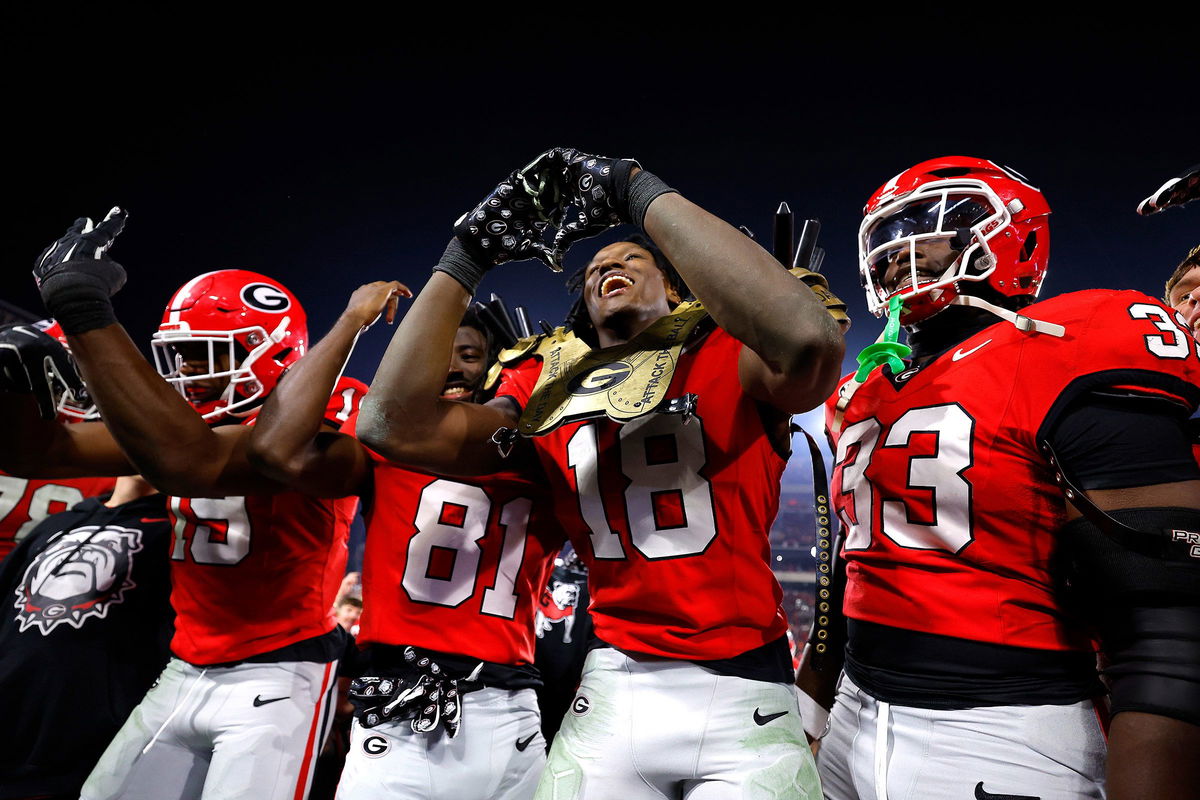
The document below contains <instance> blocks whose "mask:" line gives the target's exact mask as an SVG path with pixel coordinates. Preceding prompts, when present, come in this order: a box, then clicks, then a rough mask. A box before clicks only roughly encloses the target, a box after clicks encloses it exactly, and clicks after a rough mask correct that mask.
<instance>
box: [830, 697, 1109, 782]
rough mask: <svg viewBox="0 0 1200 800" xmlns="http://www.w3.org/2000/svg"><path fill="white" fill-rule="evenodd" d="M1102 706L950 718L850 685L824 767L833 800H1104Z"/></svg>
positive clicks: (833, 722) (836, 712) (965, 713)
mask: <svg viewBox="0 0 1200 800" xmlns="http://www.w3.org/2000/svg"><path fill="white" fill-rule="evenodd" d="M1106 752H1107V746H1106V745H1105V740H1104V732H1103V730H1102V729H1101V726H1100V721H1099V718H1098V717H1097V715H1096V709H1095V706H1094V704H1093V703H1092V702H1091V701H1090V700H1088V701H1084V702H1081V703H1075V704H1074V705H1069V706H982V707H979V708H966V709H958V710H950V711H942V710H933V709H926V708H912V707H910V706H896V705H891V704H889V703H883V702H880V701H879V700H876V699H875V698H873V697H871V696H870V695H868V694H867V693H866V692H863V691H862V690H861V689H859V688H858V687H857V686H855V685H854V682H853V681H851V680H850V679H849V678H848V677H847V676H846V675H844V674H843V675H842V680H841V685H840V686H839V687H838V694H837V701H836V703H835V704H834V707H833V712H832V714H831V715H830V722H829V733H827V734H826V735H825V737H824V738H823V739H822V740H821V749H820V751H819V753H818V754H817V764H818V767H819V768H820V771H821V785H822V786H823V787H824V789H825V797H826V798H828V800H971V799H972V798H979V800H988V799H989V798H991V797H993V796H995V797H998V798H1005V799H1006V800H1021V798H1037V799H1038V800H1081V799H1082V798H1103V797H1104V761H1105V755H1106Z"/></svg>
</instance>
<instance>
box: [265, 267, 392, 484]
mask: <svg viewBox="0 0 1200 800" xmlns="http://www.w3.org/2000/svg"><path fill="white" fill-rule="evenodd" d="M411 296H412V292H410V291H409V290H408V287H406V286H404V285H403V284H400V283H397V282H396V281H377V282H375V283H370V284H367V285H365V286H360V287H359V288H358V289H357V290H355V292H354V294H353V295H351V297H350V303H349V305H347V307H346V310H345V311H343V312H342V315H341V316H340V317H338V320H337V322H336V323H334V326H333V328H332V330H330V331H329V333H327V334H326V335H325V338H323V339H321V341H320V342H318V343H317V344H316V346H315V347H313V349H312V350H310V351H309V352H308V353H306V354H305V355H304V357H303V358H301V359H300V360H299V361H297V362H296V363H295V364H293V365H292V367H291V369H290V370H288V374H287V375H286V376H285V377H284V378H283V379H282V380H280V382H279V383H278V384H277V385H276V387H275V390H274V391H273V392H272V393H271V396H270V397H268V398H267V402H266V403H265V404H264V405H263V410H262V413H260V414H259V415H258V418H257V419H256V420H255V422H254V426H253V428H252V431H253V433H252V434H251V436H250V461H251V463H253V464H254V465H255V466H256V467H258V468H259V470H260V471H262V473H263V474H265V475H267V476H269V477H271V478H274V479H275V480H277V481H279V482H281V483H284V484H287V485H288V486H289V487H291V488H293V489H298V490H300V491H303V492H305V493H307V494H313V495H317V496H321V497H344V496H345V495H349V494H361V493H362V490H363V487H364V484H365V483H366V481H367V479H368V478H369V474H370V462H369V457H368V455H367V453H366V451H365V450H364V449H363V447H362V445H360V444H359V443H358V441H357V440H355V439H354V438H353V437H351V436H347V435H345V434H342V433H338V432H337V431H335V430H332V429H331V428H330V427H329V426H328V425H327V424H326V423H325V412H326V409H327V407H328V405H329V397H330V395H331V394H332V393H333V391H334V388H335V386H336V385H337V382H338V378H340V377H341V374H342V369H343V368H344V367H345V366H346V361H347V360H348V359H349V358H350V353H351V351H352V350H353V349H354V344H355V342H356V341H358V336H359V334H360V333H362V332H363V331H364V330H366V329H367V328H368V327H370V326H371V325H372V324H373V323H374V322H375V321H376V320H377V319H378V318H379V316H380V314H381V313H382V314H385V315H386V319H387V322H388V324H389V325H390V324H391V323H392V321H393V320H394V319H395V318H396V307H397V304H398V302H399V298H401V297H411Z"/></svg>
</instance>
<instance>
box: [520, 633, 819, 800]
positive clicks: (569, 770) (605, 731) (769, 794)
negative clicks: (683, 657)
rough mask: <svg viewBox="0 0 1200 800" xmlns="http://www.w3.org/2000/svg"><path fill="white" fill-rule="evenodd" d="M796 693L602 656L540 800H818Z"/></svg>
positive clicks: (687, 667)
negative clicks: (685, 799)
mask: <svg viewBox="0 0 1200 800" xmlns="http://www.w3.org/2000/svg"><path fill="white" fill-rule="evenodd" d="M820 797H821V788H820V784H819V782H818V780H817V770H816V765H815V764H814V763H813V757H812V752H811V751H810V750H809V747H808V745H807V743H806V740H805V737H804V725H803V722H802V721H801V719H800V708H799V706H798V704H797V702H796V694H795V688H794V687H792V686H790V685H788V684H783V683H767V682H764V681H754V680H749V679H746V678H735V677H731V676H728V675H718V674H717V673H715V672H713V671H712V670H709V669H706V668H704V667H701V666H698V665H696V664H693V663H691V662H688V661H676V660H671V659H664V660H642V661H638V660H634V659H633V658H630V657H629V656H626V655H625V654H624V653H622V652H620V651H618V650H615V649H612V648H603V649H599V650H593V651H592V652H591V653H589V654H588V657H587V661H586V662H585V664H584V668H583V680H582V682H581V683H580V686H579V690H578V691H577V692H576V693H575V699H574V700H573V701H572V703H571V708H570V710H569V711H568V712H567V715H566V718H565V719H564V720H563V726H562V729H561V730H560V731H559V733H558V736H556V737H555V739H554V744H553V745H552V747H551V748H550V757H549V760H548V762H547V764H546V771H545V773H544V775H543V776H542V780H541V783H540V784H539V785H538V793H537V798H538V800H642V798H645V800H651V799H653V800H661V798H687V800H726V799H728V800H734V798H736V800H757V798H764V800H765V799H767V798H779V799H780V800H785V799H786V800H819V798H820Z"/></svg>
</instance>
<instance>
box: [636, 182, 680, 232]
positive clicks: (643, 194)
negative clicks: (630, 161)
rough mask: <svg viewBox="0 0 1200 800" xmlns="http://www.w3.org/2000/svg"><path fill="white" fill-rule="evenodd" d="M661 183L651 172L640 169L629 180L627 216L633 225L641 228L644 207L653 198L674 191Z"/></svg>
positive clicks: (644, 215)
mask: <svg viewBox="0 0 1200 800" xmlns="http://www.w3.org/2000/svg"><path fill="white" fill-rule="evenodd" d="M676 191H678V190H677V189H672V188H671V187H670V186H667V184H665V183H663V181H662V179H660V178H659V177H658V176H657V175H655V174H654V173H653V172H649V171H647V170H642V171H641V172H639V173H638V174H637V175H634V176H633V179H632V180H631V181H629V218H630V220H631V221H632V222H633V224H634V225H637V226H638V227H639V228H642V227H643V225H642V223H643V222H645V220H646V209H648V208H649V207H650V204H651V203H652V202H654V200H655V199H657V198H658V197H661V196H662V195H664V194H669V193H671V192H676Z"/></svg>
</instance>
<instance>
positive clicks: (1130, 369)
mask: <svg viewBox="0 0 1200 800" xmlns="http://www.w3.org/2000/svg"><path fill="white" fill-rule="evenodd" d="M1049 213H1050V208H1049V205H1048V204H1047V202H1046V199H1045V197H1043V195H1042V193H1041V192H1040V191H1039V190H1037V189H1036V188H1035V187H1033V186H1032V185H1030V184H1029V182H1028V181H1027V180H1025V179H1024V178H1023V177H1021V176H1020V175H1018V174H1017V173H1015V172H1013V171H1011V170H1009V169H1006V168H1004V167H1002V166H1000V165H998V164H995V163H993V162H990V161H985V160H982V159H976V158H963V157H946V158H938V159H933V160H931V161H926V162H924V163H921V164H918V165H917V166H915V167H913V168H911V169H909V170H906V171H904V172H902V173H900V174H899V175H897V176H896V177H894V178H892V179H891V180H889V181H888V182H887V183H886V184H884V185H883V186H882V187H881V188H880V189H879V190H878V191H876V192H875V194H874V195H872V196H871V198H870V200H868V202H867V205H866V209H865V218H864V220H863V223H862V226H861V229H860V235H859V255H860V269H861V273H862V278H863V281H864V285H865V286H866V289H867V302H868V305H869V306H870V307H871V309H872V310H873V311H875V312H876V313H877V314H880V313H883V312H884V311H885V310H888V313H889V314H890V316H891V317H893V318H894V317H896V316H898V322H899V323H900V324H902V325H903V326H905V327H906V328H907V330H908V332H909V344H911V346H912V352H911V359H909V360H908V361H901V360H900V359H899V358H894V360H893V361H892V362H891V363H890V364H889V365H885V366H883V367H881V368H878V369H874V370H873V371H871V372H869V373H865V372H864V371H860V372H859V373H858V374H857V375H855V376H852V377H850V378H848V379H846V380H845V381H844V382H843V385H842V388H841V389H840V391H839V394H838V395H835V396H834V397H833V398H831V399H830V401H829V403H828V404H827V409H826V411H827V416H826V419H827V423H828V430H829V432H830V435H831V438H832V442H833V444H834V449H835V466H834V473H833V480H832V486H831V500H832V504H833V507H834V509H835V510H836V512H837V514H838V516H839V517H840V519H841V522H842V524H843V526H844V530H845V542H844V547H843V550H842V557H843V559H844V561H845V564H846V590H845V597H844V611H845V616H846V618H847V626H848V644H847V646H846V648H845V672H844V675H843V678H842V680H841V683H840V686H839V688H838V691H837V699H836V705H835V706H834V708H833V711H832V715H831V718H830V724H829V732H828V734H827V735H826V736H825V738H824V739H823V740H822V744H821V748H820V753H819V757H818V761H819V766H820V770H821V780H822V785H823V787H824V789H825V792H826V795H827V797H829V798H833V800H844V799H849V798H877V797H888V798H891V800H903V799H904V798H922V799H924V798H959V797H972V796H974V797H976V798H992V797H1013V798H1016V797H1022V798H1025V797H1028V798H1033V797H1037V798H1043V800H1049V798H1064V799H1065V798H1079V797H1096V798H1099V797H1103V796H1105V791H1106V788H1105V786H1106V783H1107V793H1108V797H1110V798H1151V797H1153V798H1158V800H1164V798H1183V797H1194V796H1195V787H1196V785H1197V782H1198V781H1200V771H1198V768H1197V762H1196V759H1195V758H1194V755H1195V753H1196V752H1198V751H1200V638H1198V636H1200V569H1198V566H1200V548H1197V547H1195V545H1194V544H1190V543H1193V542H1196V541H1200V533H1198V532H1200V470H1198V469H1197V466H1196V464H1195V462H1194V461H1193V460H1192V459H1191V457H1190V453H1189V450H1188V444H1187V439H1186V436H1185V433H1184V423H1185V421H1186V419H1187V416H1188V414H1189V413H1190V411H1191V410H1192V409H1194V408H1195V407H1196V404H1197V401H1198V400H1200V386H1198V385H1197V383H1198V382H1200V360H1198V358H1197V352H1196V343H1195V342H1194V341H1193V340H1192V338H1191V336H1190V335H1189V333H1190V331H1188V330H1187V329H1185V328H1184V327H1182V326H1181V325H1180V324H1179V322H1178V320H1177V319H1176V317H1175V315H1174V314H1173V313H1172V312H1171V311H1170V310H1169V309H1168V308H1166V307H1165V306H1163V305H1162V304H1161V303H1159V302H1158V301H1156V300H1153V299H1151V298H1149V297H1147V296H1145V295H1142V294H1140V293H1138V292H1132V291H1108V290H1093V291H1085V292H1076V293H1072V294H1067V295H1062V296H1059V297H1055V298H1052V299H1049V300H1045V301H1042V302H1040V303H1036V304H1034V301H1035V299H1036V297H1037V294H1038V291H1039V289H1040V287H1041V284H1042V281H1043V279H1044V277H1045V274H1046V266H1047V261H1048V254H1049V244H1050V239H1049V226H1048V223H1047V218H1048V215H1049ZM1093 633H1096V634H1098V636H1099V639H1100V642H1101V645H1102V648H1103V650H1104V653H1105V656H1106V658H1107V660H1108V667H1107V670H1106V672H1107V677H1108V679H1109V681H1110V683H1111V689H1112V707H1111V712H1112V714H1113V719H1112V723H1111V726H1110V727H1109V729H1108V757H1107V762H1108V766H1107V778H1106V776H1105V732H1104V730H1103V726H1104V721H1103V717H1104V710H1103V709H1102V708H1101V707H1099V706H1098V705H1097V703H1096V698H1097V696H1098V694H1099V691H1098V685H1097V678H1096V672H1095V666H1094V665H1095V654H1094V652H1093V647H1092V634H1093Z"/></svg>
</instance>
